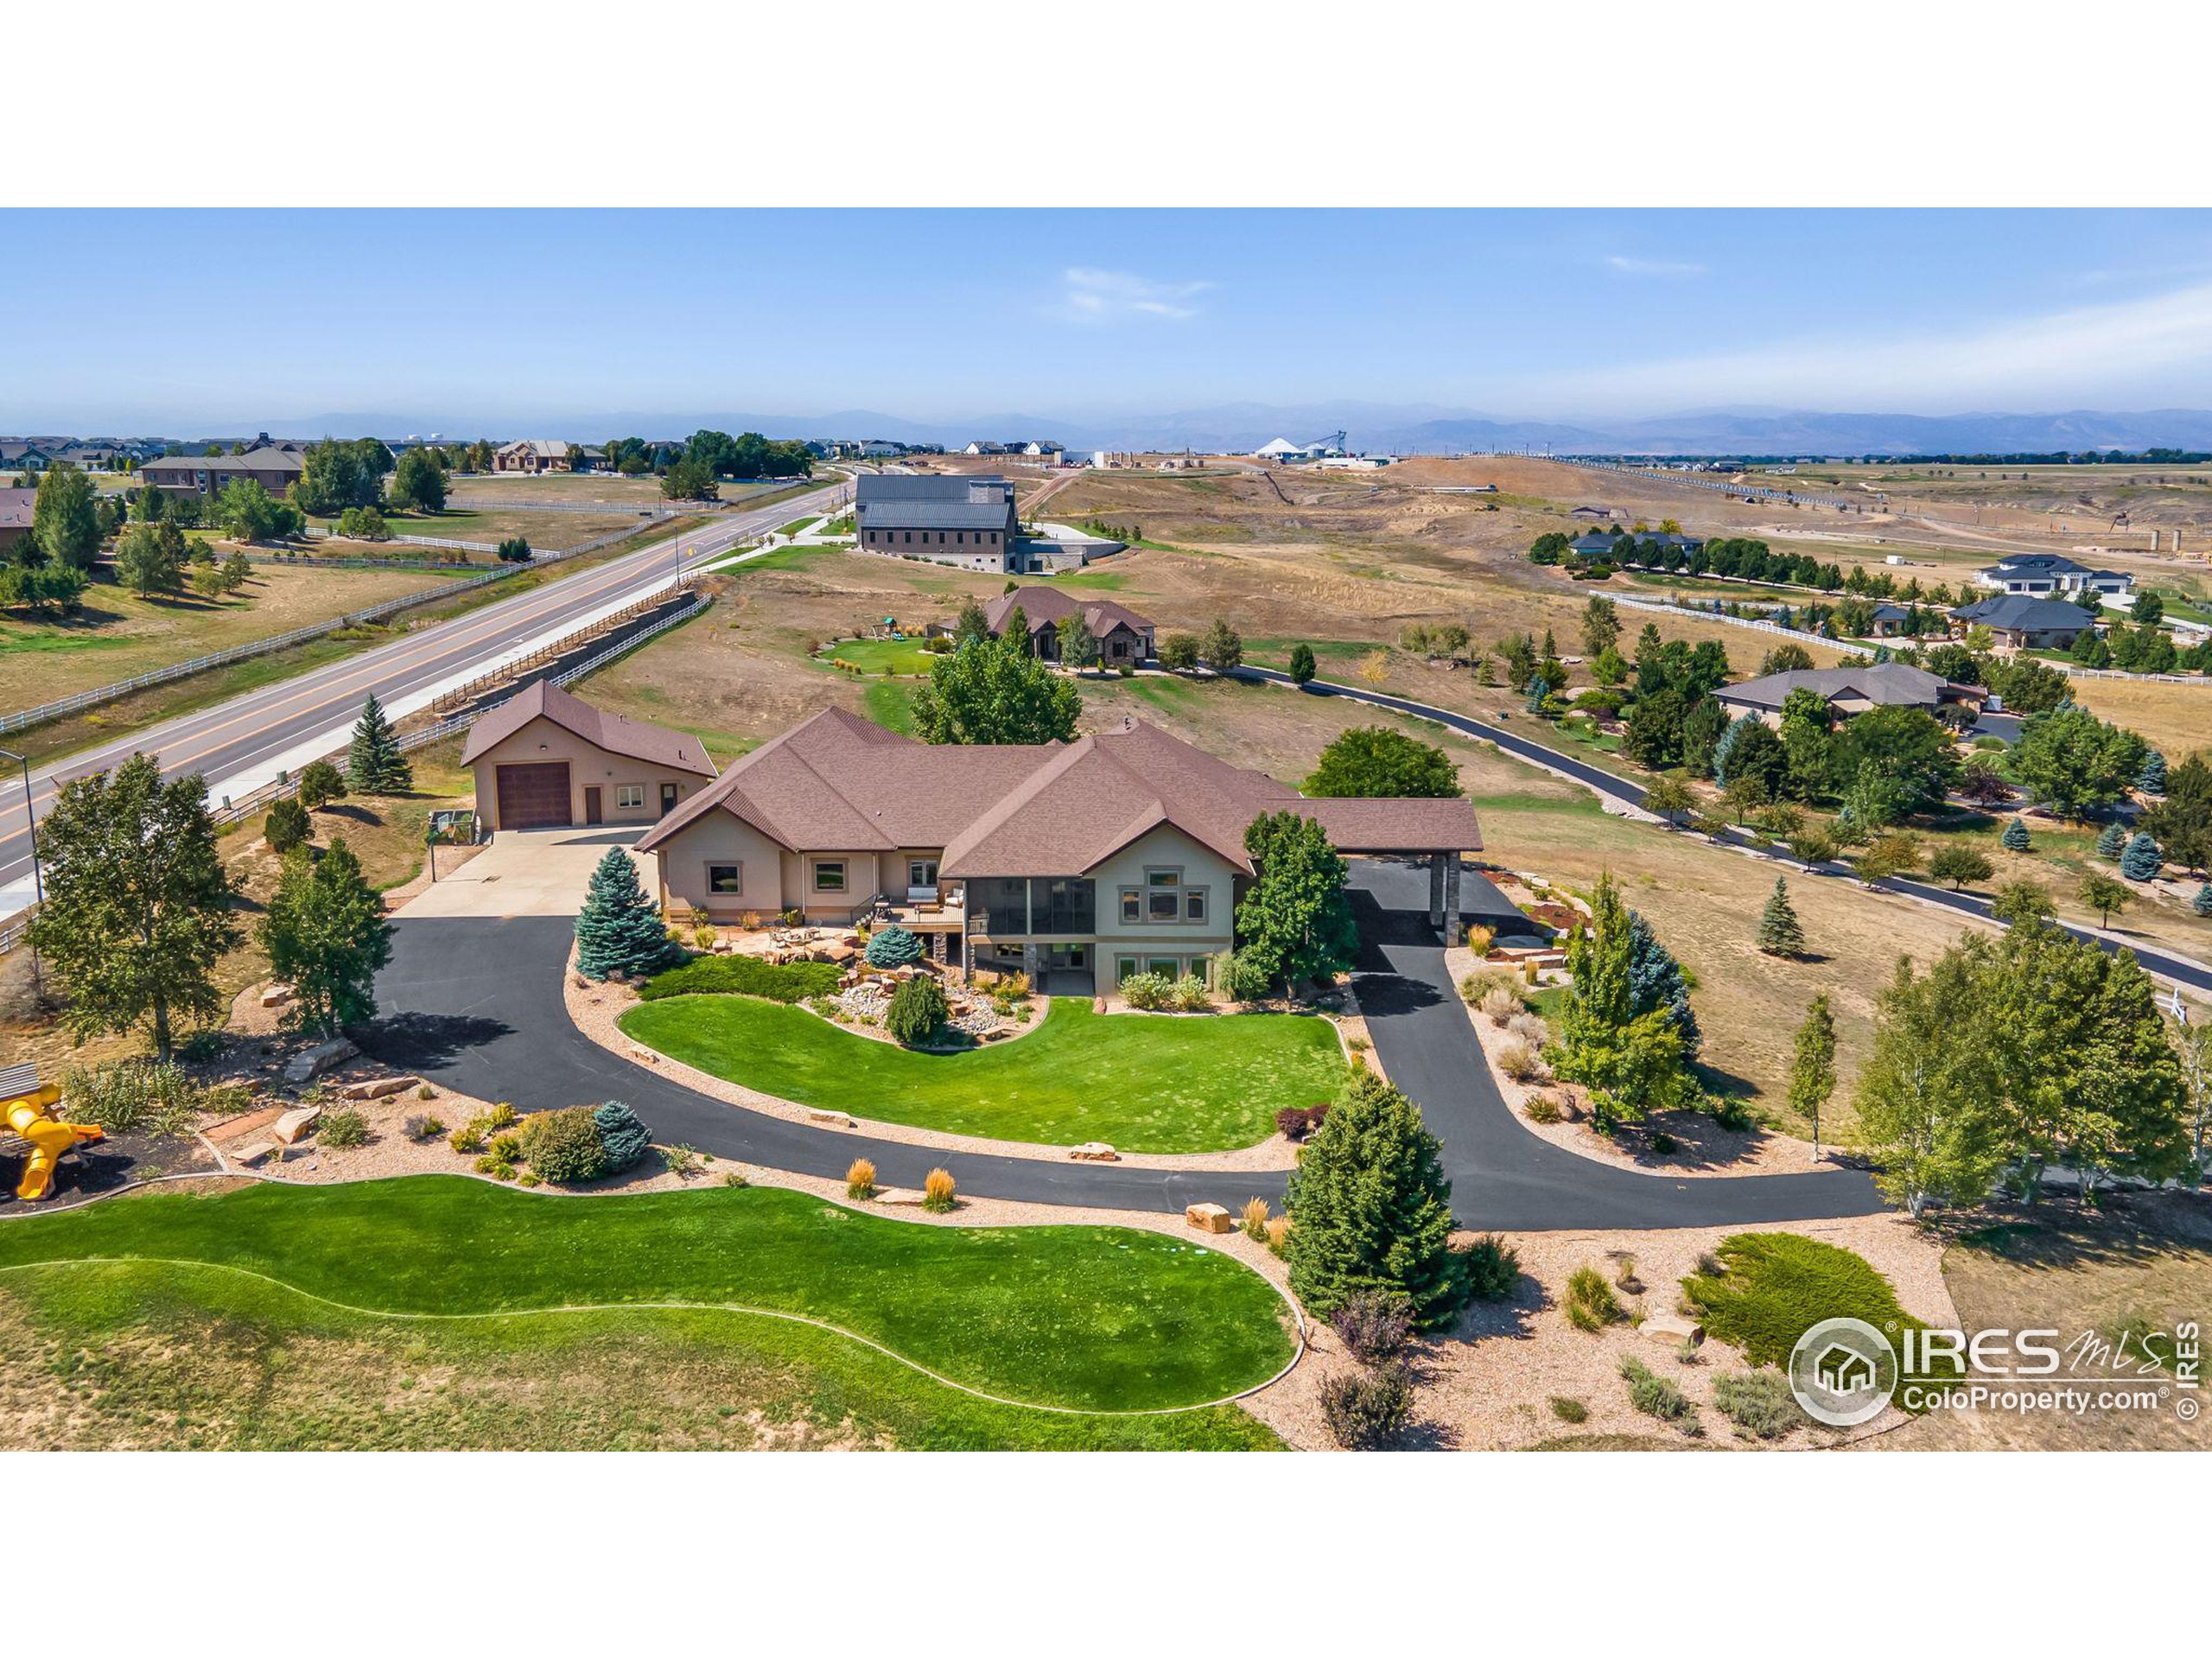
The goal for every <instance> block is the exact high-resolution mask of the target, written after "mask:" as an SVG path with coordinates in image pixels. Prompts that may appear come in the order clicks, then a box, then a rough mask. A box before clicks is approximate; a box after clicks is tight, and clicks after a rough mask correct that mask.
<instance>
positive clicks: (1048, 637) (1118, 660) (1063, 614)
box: [983, 584, 1156, 668]
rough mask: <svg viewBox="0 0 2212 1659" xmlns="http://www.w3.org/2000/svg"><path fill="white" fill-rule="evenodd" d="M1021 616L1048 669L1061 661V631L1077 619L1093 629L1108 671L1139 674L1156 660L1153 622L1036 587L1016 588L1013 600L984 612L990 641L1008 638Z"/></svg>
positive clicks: (1006, 597) (1106, 603)
mask: <svg viewBox="0 0 2212 1659" xmlns="http://www.w3.org/2000/svg"><path fill="white" fill-rule="evenodd" d="M1017 610H1019V611H1020V613H1021V614H1022V618H1023V620H1025V621H1027V624H1028V625H1029V642H1030V648H1031V649H1032V650H1033V651H1034V652H1036V654H1037V655H1038V656H1039V657H1040V658H1043V659H1044V660H1045V661H1046V662H1048V663H1057V662H1058V661H1059V660H1060V628H1061V626H1062V625H1063V624H1064V623H1065V622H1066V620H1068V618H1070V617H1071V616H1077V615H1079V616H1081V617H1082V618H1083V620H1084V625H1085V626H1087V627H1089V628H1090V635H1091V638H1092V639H1096V640H1097V641H1098V660H1099V664H1100V665H1101V666H1103V667H1105V668H1120V667H1122V666H1123V665H1125V664H1126V665H1127V666H1128V667H1131V668H1134V667H1135V666H1136V665H1137V664H1139V663H1147V662H1150V661H1151V660H1152V658H1154V655H1155V654H1156V653H1155V652H1154V650H1153V626H1152V623H1151V622H1150V620H1147V618H1144V617H1141V616H1139V615H1138V614H1137V613H1135V611H1133V610H1130V609H1129V608H1128V607H1127V606H1123V605H1116V604H1115V603H1114V602H1113V601H1111V600H1104V599H1099V600H1094V599H1089V598H1085V597H1083V596H1080V595H1077V594H1070V593H1064V592H1063V591H1061V590H1060V589H1059V588H1047V587H1043V586H1040V585H1037V584H1032V585H1031V586H1028V587H1026V588H1015V589H1014V591H1013V592H1012V593H1010V594H1000V595H999V596H998V597H997V598H996V599H995V600H993V601H991V602H990V603H989V604H988V605H986V606H985V607H983V620H984V621H985V622H987V623H988V624H989V625H990V630H991V638H993V639H998V638H999V637H1001V635H1002V634H1003V633H1004V632H1006V626H1007V622H1008V621H1010V620H1012V619H1013V616H1014V612H1015V611H1017Z"/></svg>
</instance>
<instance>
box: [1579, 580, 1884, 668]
mask: <svg viewBox="0 0 2212 1659" xmlns="http://www.w3.org/2000/svg"><path fill="white" fill-rule="evenodd" d="M1606 597H1607V598H1608V599H1610V600H1611V601H1613V603H1614V604H1616V605H1625V606H1626V607H1628V608H1629V609H1630V610H1632V611H1653V612H1656V613H1658V614H1660V615H1662V616H1694V617H1696V618H1698V619H1699V620H1701V621H1706V622H1726V624H1727V625H1728V626H1730V627H1732V628H1750V629H1751V630H1753V631H1754V632H1759V633H1772V634H1778V635H1780V636H1781V637H1782V638H1783V639H1799V640H1802V641H1803V642H1804V643H1805V644H1807V645H1825V646H1827V648H1828V649H1829V650H1830V651H1840V652H1844V653H1845V654H1846V655H1847V656H1852V655H1855V656H1859V657H1872V655H1873V654H1874V647H1873V646H1872V645H1858V644H1856V643H1854V642H1853V641H1852V640H1849V639H1823V638H1822V637H1821V635H1819V634H1817V633H1807V632H1804V631H1803V630H1802V629H1799V628H1785V627H1783V626H1782V625H1781V624H1780V623H1779V622H1769V621H1766V620H1764V619H1763V618H1760V617H1756V616H1731V615H1729V614H1728V613H1727V612H1726V611H1707V610H1700V609H1699V608H1698V607H1696V606H1694V605H1669V604H1668V603H1667V602H1666V601H1663V600H1656V599H1631V598H1630V597H1629V596H1628V595H1627V594H1607V595H1606Z"/></svg>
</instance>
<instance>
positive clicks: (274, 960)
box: [260, 803, 391, 1036]
mask: <svg viewBox="0 0 2212 1659" xmlns="http://www.w3.org/2000/svg"><path fill="white" fill-rule="evenodd" d="M288 804H291V805H293V806H295V807H296V808H297V803H288ZM299 810H302V813H304V809H299ZM260 933H261V943H262V947H263V948H264V950H267V951H268V952H269V966H270V971H271V972H273V973H274V974H275V975H276V976H277V977H278V978H279V979H282V980H283V981H284V982H287V983H288V984H289V985H290V986H291V987H292V993H293V996H294V999H295V1001H294V1003H293V1011H294V1016H295V1017H296V1019H297V1020H298V1021H299V1023H300V1024H301V1025H302V1027H306V1028H307V1029H308V1030H310V1031H315V1032H320V1033H322V1034H323V1035H325V1036H334V1035H335V1034H336V1033H337V1032H338V1029H339V1027H341V1026H349V1025H356V1024H359V1022H361V1021H362V1020H369V1019H372V1018H373V1017H374V1016H375V1014H376V1011H377V1002H376V978H377V974H378V970H379V969H383V968H384V967H385V965H386V964H388V963H390V962H391V923H390V922H389V921H387V920H385V914H384V900H383V899H382V897H381V896H380V895H379V894H378V892H377V890H376V889H375V888H374V887H371V886H370V885H369V884H368V882H367V880H365V878H364V877H363V875H362V874H361V861H360V860H359V859H358V858H356V857H355V856H354V855H353V849H351V848H349V847H347V846H346V842H344V840H343V839H337V840H334V841H332V842H331V843H330V845H329V847H328V848H327V849H326V850H325V851H324V853H323V854H322V855H321V857H320V858H318V857H316V856H315V855H314V854H313V853H312V852H310V851H309V850H308V849H307V848H304V847H302V848H300V849H298V850H296V851H295V852H294V853H292V854H291V855H290V856H289V857H288V858H287V859H286V860H285V861H284V874H283V880H280V881H279V882H278V883H277V892H276V894H275V896H274V897H272V898H271V899H270V901H269V909H268V912H267V913H266V914H265V915H264V917H263V918H262V921H261V926H260Z"/></svg>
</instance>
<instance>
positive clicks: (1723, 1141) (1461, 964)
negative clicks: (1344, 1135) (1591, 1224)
mask: <svg viewBox="0 0 2212 1659" xmlns="http://www.w3.org/2000/svg"><path fill="white" fill-rule="evenodd" d="M1444 963H1445V968H1446V971H1447V972H1449V973H1450V975H1451V976H1452V984H1453V985H1455V986H1456V985H1457V984H1459V982H1460V981H1461V980H1462V979H1464V978H1465V977H1466V976H1467V975H1469V974H1471V973H1472V972H1474V971H1475V970H1476V969H1479V968H1481V967H1483V966H1484V963H1481V962H1480V961H1478V959H1477V958H1476V957H1475V955H1474V953H1473V952H1471V951H1470V950H1466V949H1465V947H1456V948H1454V949H1452V950H1447V951H1446V952H1445V953H1444ZM1459 1006H1460V1007H1461V1009H1462V1010H1464V1011H1465V1014H1466V1016H1467V1021H1468V1023H1469V1024H1470V1025H1471V1026H1472V1027H1474V1030H1475V1036H1476V1039H1478V1041H1479V1042H1480V1043H1481V1044H1482V1046H1483V1054H1484V1058H1486V1059H1488V1060H1489V1062H1490V1069H1491V1076H1492V1077H1494V1078H1495V1079H1496V1080H1497V1087H1498V1090H1499V1092H1500V1093H1502V1094H1503V1096H1505V1102H1506V1104H1507V1105H1509V1106H1510V1107H1512V1109H1513V1112H1514V1116H1516V1117H1518V1118H1519V1119H1520V1120H1521V1126H1522V1128H1525V1129H1527V1130H1528V1131H1529V1134H1531V1135H1541V1136H1542V1137H1543V1138H1544V1139H1545V1140H1547V1141H1550V1142H1551V1143H1552V1144H1553V1145H1554V1146H1555V1147H1563V1148H1564V1149H1566V1150H1567V1151H1568V1152H1572V1153H1574V1154H1577V1155H1578V1156H1580V1157H1584V1158H1588V1159H1590V1160H1592V1161H1594V1162H1597V1163H1601V1164H1611V1165H1612V1166H1615V1167H1616V1168H1619V1169H1634V1170H1640V1171H1642V1172H1643V1173H1646V1174H1651V1175H1688V1176H1702V1175H1777V1174H1787V1173H1792V1172H1795V1171H1802V1170H1811V1169H1821V1168H1825V1167H1827V1166H1828V1165H1827V1160H1816V1159H1815V1157H1814V1156H1813V1143H1812V1142H1811V1141H1800V1140H1798V1139H1797V1138H1796V1136H1794V1135H1783V1134H1781V1133H1780V1132H1779V1131H1777V1130H1773V1129H1764V1128H1751V1129H1744V1130H1736V1129H1726V1128H1722V1127H1721V1126H1720V1125H1719V1123H1718V1122H1715V1121H1714V1120H1713V1118H1712V1117H1711V1116H1709V1115H1707V1113H1704V1112H1659V1113H1656V1114H1654V1115H1653V1116H1651V1117H1650V1118H1649V1120H1648V1121H1647V1122H1645V1123H1643V1125H1641V1126H1639V1127H1637V1128H1630V1129H1625V1130H1624V1131H1623V1132H1622V1133H1621V1134H1619V1135H1600V1134H1599V1133H1598V1132H1597V1130H1596V1129H1594V1128H1592V1127H1591V1126H1590V1124H1589V1122H1588V1121H1587V1119H1584V1120H1583V1121H1580V1122H1575V1121H1572V1120H1570V1121H1567V1122H1558V1123H1539V1122H1536V1121H1535V1119H1533V1118H1531V1117H1530V1116H1529V1111H1528V1108H1529V1102H1530V1101H1532V1100H1534V1099H1535V1098H1536V1097H1537V1096H1548V1097H1549V1098H1551V1099H1552V1100H1554V1101H1555V1102H1560V1103H1564V1104H1573V1105H1576V1106H1577V1109H1580V1106H1579V1103H1580V1100H1581V1097H1582V1096H1581V1090H1580V1089H1578V1088H1577V1087H1575V1086H1574V1085H1573V1084H1560V1083H1554V1082H1551V1081H1549V1080H1548V1078H1538V1079H1535V1080H1532V1081H1530V1082H1528V1083H1516V1082H1515V1081H1514V1080H1513V1079H1512V1078H1511V1077H1507V1076H1506V1075H1505V1073H1504V1071H1503V1070H1502V1069H1501V1068H1500V1067H1499V1065H1498V1056H1499V1055H1500V1054H1501V1053H1503V1052H1504V1050H1505V1049H1506V1047H1507V1046H1509V1045H1510V1044H1512V1043H1514V1042H1516V1041H1518V1040H1519V1039H1517V1038H1516V1037H1515V1036H1514V1035H1513V1034H1512V1033H1510V1032H1508V1031H1507V1030H1505V1029H1504V1028H1503V1027H1499V1026H1494V1025H1492V1024H1491V1022H1490V1020H1488V1019H1487V1018H1486V1017H1484V1015H1483V1014H1481V1013H1480V1012H1478V1010H1476V1009H1474V1008H1472V1007H1468V1005H1467V1003H1466V1001H1465V999H1464V998H1461V999H1459ZM1655 1130H1663V1131H1665V1132H1666V1133H1667V1134H1669V1135H1673V1136H1674V1137H1675V1141H1676V1143H1677V1145H1676V1148H1675V1151H1673V1152H1671V1153H1660V1152H1655V1151H1653V1150H1652V1148H1651V1144H1650V1135H1651V1134H1652V1132H1653V1131H1655Z"/></svg>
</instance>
